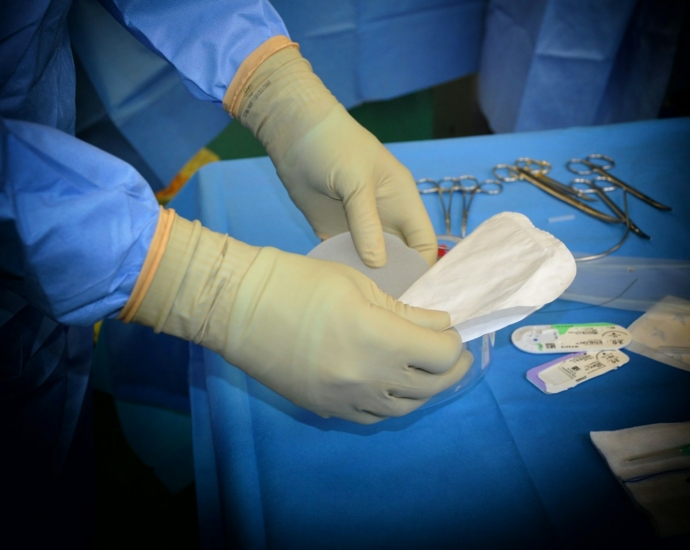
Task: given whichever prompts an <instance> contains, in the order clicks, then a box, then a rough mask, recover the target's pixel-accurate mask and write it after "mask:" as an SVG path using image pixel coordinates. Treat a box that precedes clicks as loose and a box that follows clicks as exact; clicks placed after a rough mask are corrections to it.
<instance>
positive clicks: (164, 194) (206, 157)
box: [156, 147, 220, 205]
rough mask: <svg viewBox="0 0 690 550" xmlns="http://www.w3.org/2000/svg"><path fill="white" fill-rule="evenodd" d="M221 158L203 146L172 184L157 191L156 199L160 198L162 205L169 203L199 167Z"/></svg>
mask: <svg viewBox="0 0 690 550" xmlns="http://www.w3.org/2000/svg"><path fill="white" fill-rule="evenodd" d="M219 160H220V157H219V156H218V155H216V154H215V153H214V152H213V151H211V150H210V149H207V148H206V147H202V148H201V149H199V150H198V151H197V153H196V154H195V155H194V156H193V157H192V158H191V159H189V160H188V161H187V163H186V164H185V165H184V166H183V167H182V168H181V169H180V171H179V172H178V173H177V174H176V175H175V177H174V178H173V179H172V180H171V181H170V184H169V185H168V186H167V187H166V188H165V189H161V190H160V191H158V192H157V193H156V199H158V202H159V203H160V204H162V205H166V204H168V203H169V202H170V201H171V200H172V199H173V197H175V195H177V193H178V192H179V191H180V189H182V188H183V187H184V185H185V183H187V182H188V181H189V180H190V178H191V177H192V176H193V175H194V174H195V173H196V171H197V170H198V169H199V168H201V167H202V166H205V165H207V164H210V163H212V162H216V161H219Z"/></svg>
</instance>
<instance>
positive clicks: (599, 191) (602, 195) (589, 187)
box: [570, 176, 651, 239]
mask: <svg viewBox="0 0 690 550" xmlns="http://www.w3.org/2000/svg"><path fill="white" fill-rule="evenodd" d="M598 181H609V180H608V178H605V177H604V176H596V177H595V178H594V181H592V180H588V179H587V178H575V179H574V180H573V181H571V182H570V187H572V188H573V189H579V188H578V187H577V186H578V185H585V186H586V187H585V188H584V190H583V191H584V192H588V193H595V194H596V195H597V196H598V197H599V199H600V200H601V201H602V202H603V203H604V204H605V205H606V206H608V207H609V208H610V209H611V211H612V212H613V213H614V214H616V216H618V217H619V218H620V220H621V222H623V223H625V224H626V225H627V226H628V228H629V229H630V231H632V232H633V233H635V234H636V235H638V236H639V237H642V238H643V239H651V237H650V236H649V235H647V233H645V232H644V231H642V230H641V229H640V228H639V227H637V225H635V223H634V222H633V221H632V220H631V219H630V216H629V214H628V213H627V212H623V211H622V210H621V209H620V208H618V205H617V204H616V203H615V202H613V201H612V200H611V199H610V198H609V197H608V195H607V188H606V187H600V186H599V185H597V182H598ZM623 193H625V190H623Z"/></svg>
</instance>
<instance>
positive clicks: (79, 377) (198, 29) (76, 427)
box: [0, 0, 287, 546]
mask: <svg viewBox="0 0 690 550" xmlns="http://www.w3.org/2000/svg"><path fill="white" fill-rule="evenodd" d="M70 3H71V0H53V1H51V0H33V1H31V2H21V3H14V2H3V3H2V4H0V449H1V450H0V461H1V462H0V468H1V469H0V481H1V482H2V492H0V495H1V496H0V504H2V508H3V510H4V512H3V520H7V522H6V525H8V526H11V527H12V529H10V532H9V533H8V532H6V531H4V532H3V540H4V541H7V540H8V539H7V537H8V536H10V534H11V533H12V532H14V534H15V535H16V534H21V536H22V537H24V538H23V543H24V546H27V545H28V543H29V541H30V540H31V537H32V536H38V537H40V536H45V537H50V539H51V540H53V541H56V540H60V536H63V537H70V540H71V541H73V542H72V543H71V544H70V545H71V546H75V545H79V543H78V542H74V541H76V540H77V539H78V538H79V537H78V536H77V538H76V539H75V532H76V531H79V527H75V525H72V526H71V527H70V526H68V525H67V524H69V523H70V520H69V517H70V513H69V505H68V506H65V503H66V502H68V501H69V498H68V496H69V495H70V494H71V496H72V497H73V498H72V500H73V501H74V500H76V497H77V496H79V497H81V496H84V495H82V494H81V493H80V492H79V491H77V490H75V485H74V483H72V477H70V475H73V473H74V471H75V470H79V466H77V467H71V468H70V461H72V463H74V464H78V460H77V461H76V462H75V460H73V458H74V455H75V454H78V453H76V451H75V443H74V440H75V433H78V432H80V431H81V430H82V429H83V426H84V425H86V424H84V417H85V416H86V411H85V408H84V398H85V396H87V394H88V392H87V388H88V377H89V365H90V358H91V338H92V330H91V329H90V328H89V327H90V326H92V325H93V323H94V322H96V321H98V320H99V319H102V318H106V317H113V316H115V315H117V313H118V312H119V311H120V309H121V308H122V307H123V306H124V304H125V303H126V301H127V299H128V297H129V294H130V293H131V291H132V288H133V286H134V283H135V280H136V278H137V275H138V273H139V271H140V269H141V266H142V263H143V261H144V257H145V255H146V252H147V250H148V247H149V245H150V242H151V239H152V237H153V233H154V231H155V227H156V223H157V220H158V212H159V210H158V205H157V203H156V200H155V198H154V196H153V194H152V192H151V190H150V188H149V186H148V185H147V183H146V182H145V181H144V180H143V178H142V177H141V176H140V175H139V174H138V173H137V172H136V171H135V170H134V169H133V168H132V167H130V166H129V165H127V164H126V163H124V162H122V161H121V160H119V159H117V158H115V157H113V156H111V155H109V154H107V153H105V152H103V151H100V150H98V149H96V148H94V147H92V146H89V145H87V144H85V143H83V142H81V141H79V140H78V139H76V138H75V137H73V135H72V134H73V132H74V125H75V104H74V101H75V74H74V63H73V59H72V53H71V49H70V40H69V34H68V29H67V24H66V19H67V13H68V11H69V8H70ZM102 3H103V5H104V6H105V7H106V9H108V11H109V12H110V13H111V14H112V15H113V16H114V17H115V18H116V19H117V20H118V21H120V23H122V24H123V25H125V26H126V27H127V29H129V31H130V32H131V33H132V34H133V35H134V36H135V37H137V38H138V39H139V40H140V41H141V42H142V43H144V44H145V45H146V46H147V47H148V48H150V49H151V50H153V51H154V52H156V53H157V54H159V55H160V56H162V57H163V58H165V59H166V60H167V61H169V62H170V63H171V64H172V65H173V66H174V67H175V69H176V70H177V72H178V73H179V75H180V77H181V78H182V80H183V82H184V84H185V86H186V87H187V89H188V90H189V91H190V92H191V93H192V94H193V95H194V96H195V97H197V98H199V99H202V100H207V101H212V102H215V103H217V104H219V105H220V103H221V101H222V98H223V95H224V93H225V90H226V88H227V86H228V84H229V83H230V81H231V80H232V78H233V76H234V74H235V72H236V71H237V68H238V67H239V65H240V64H241V63H242V61H243V60H244V59H245V58H246V57H247V55H248V54H249V53H251V52H252V51H253V50H254V49H255V48H257V47H258V46H259V45H260V44H261V43H262V42H264V41H265V40H267V39H268V38H270V37H272V36H275V35H279V34H283V35H287V31H286V29H285V26H284V25H283V23H282V21H281V19H280V17H279V16H278V14H277V13H276V12H275V10H274V9H273V8H272V6H271V5H270V4H269V3H268V2H267V1H265V0H166V1H165V2H151V1H150V0H103V2H102ZM219 108H220V107H219ZM161 147H165V144H164V143H161ZM65 471H70V472H72V473H71V474H69V475H66V474H65ZM75 475H76V476H77V478H78V474H75ZM67 487H70V489H69V490H67V489H66V488H67ZM61 508H62V509H61ZM65 508H67V510H65ZM72 516H77V519H76V520H75V519H74V517H72V523H73V524H78V523H79V521H81V519H79V518H78V513H75V514H72ZM55 518H59V520H56V519H55ZM36 522H42V525H43V527H45V526H46V524H48V525H50V527H51V529H45V528H44V529H35V528H33V527H30V526H32V525H34V524H35V523H36ZM75 522H76V523H75ZM70 533H71V535H70ZM81 538H82V540H81V543H82V544H84V545H88V542H87V540H85V538H84V535H83V534H82V537H81Z"/></svg>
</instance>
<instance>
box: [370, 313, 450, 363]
mask: <svg viewBox="0 0 690 550" xmlns="http://www.w3.org/2000/svg"><path fill="white" fill-rule="evenodd" d="M370 323H371V325H370V326H374V327H384V330H378V331H377V340H378V342H377V343H376V345H377V346H378V347H379V348H380V349H384V350H390V351H395V352H397V357H398V359H399V360H400V361H401V362H402V365H414V367H415V368H417V369H421V370H424V371H426V372H428V373H432V374H441V373H444V372H446V371H448V370H450V369H451V368H453V366H454V365H455V363H456V362H457V360H458V357H459V356H460V353H461V351H462V339H461V338H460V334H458V332H457V331H456V330H455V329H450V330H445V331H443V332H437V331H434V330H430V329H428V328H424V327H422V326H419V325H417V324H415V323H413V322H411V321H408V320H407V319H405V318H404V317H402V316H400V315H397V314H395V313H393V312H391V311H388V310H386V309H384V308H376V307H374V308H373V310H372V311H371V317H370ZM401 368H402V367H401Z"/></svg>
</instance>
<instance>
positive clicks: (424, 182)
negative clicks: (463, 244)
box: [416, 177, 462, 243]
mask: <svg viewBox="0 0 690 550" xmlns="http://www.w3.org/2000/svg"><path fill="white" fill-rule="evenodd" d="M456 180H457V178H451V177H446V178H441V179H440V180H438V181H437V180H434V179H431V178H422V179H419V180H417V181H416V183H417V189H419V194H420V195H429V194H432V193H437V194H438V199H439V201H440V202H441V211H442V212H443V221H444V223H445V227H446V234H445V235H438V236H439V237H441V238H443V239H446V240H448V241H452V242H456V243H457V242H460V241H461V240H462V239H461V238H460V237H458V236H456V235H453V234H451V232H450V210H451V207H452V206H453V193H455V191H459V190H460V186H459V185H457V184H456V183H455V182H456ZM444 194H447V195H448V201H446V199H445V198H443V195H444Z"/></svg>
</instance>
